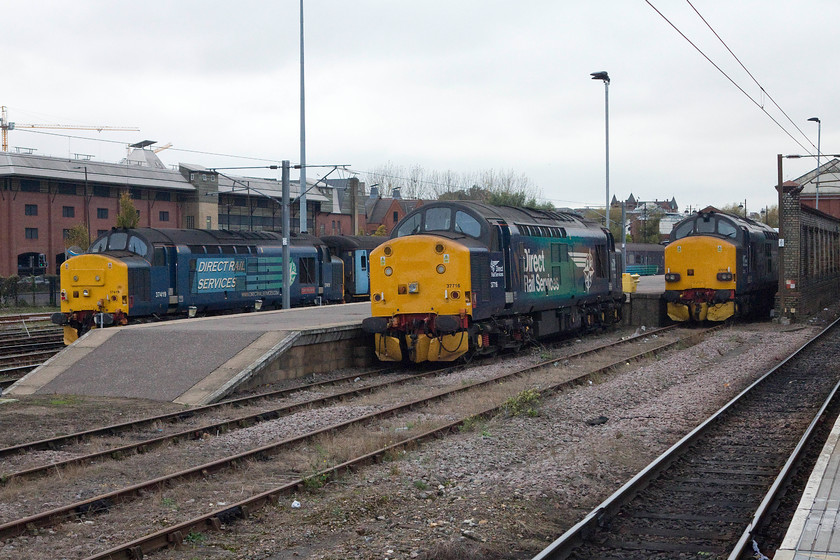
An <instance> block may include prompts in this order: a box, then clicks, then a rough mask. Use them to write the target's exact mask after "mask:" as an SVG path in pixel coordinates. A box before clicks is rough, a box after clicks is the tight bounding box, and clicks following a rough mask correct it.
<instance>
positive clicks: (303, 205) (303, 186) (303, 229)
mask: <svg viewBox="0 0 840 560" xmlns="http://www.w3.org/2000/svg"><path fill="white" fill-rule="evenodd" d="M304 99H305V96H304V80H303V0H300V232H301V233H306V231H307V224H306V105H305V102H304Z"/></svg>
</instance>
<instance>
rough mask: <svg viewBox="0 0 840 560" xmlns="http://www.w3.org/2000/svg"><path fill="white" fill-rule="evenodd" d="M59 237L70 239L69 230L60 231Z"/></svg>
mask: <svg viewBox="0 0 840 560" xmlns="http://www.w3.org/2000/svg"><path fill="white" fill-rule="evenodd" d="M61 236H62V238H64V239H67V238H68V237H70V230H69V229H63V230H61Z"/></svg>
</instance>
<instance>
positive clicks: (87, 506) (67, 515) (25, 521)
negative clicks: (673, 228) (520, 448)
mask: <svg viewBox="0 0 840 560" xmlns="http://www.w3.org/2000/svg"><path fill="white" fill-rule="evenodd" d="M716 328H717V327H716ZM709 330H711V329H709ZM709 330H704V331H701V332H700V333H699V334H698V333H692V334H691V335H689V336H688V337H686V338H685V339H678V340H676V341H672V342H669V343H666V344H663V345H661V346H660V347H658V348H654V349H648V350H645V351H644V352H640V353H637V354H635V355H633V356H630V357H624V358H622V359H621V360H618V361H617V362H615V363H612V364H610V365H608V366H604V367H602V368H599V369H597V370H595V371H590V372H587V373H584V374H581V375H580V376H577V377H575V378H574V379H571V380H567V381H563V382H561V383H558V384H555V385H553V386H551V387H548V388H546V389H544V391H548V390H552V389H556V388H559V387H561V386H562V387H566V386H572V385H574V384H576V383H579V382H582V381H584V380H586V379H588V378H590V377H591V376H592V375H596V374H597V373H603V372H606V371H609V370H611V369H613V368H615V367H619V366H621V365H623V364H624V363H626V362H627V361H629V360H634V359H638V358H641V357H644V356H647V355H650V354H651V353H652V352H656V351H664V350H666V349H669V348H672V347H674V346H676V345H678V344H681V343H683V342H685V341H686V340H687V339H694V338H696V337H698V336H702V335H703V334H705V333H706V332H709ZM646 336H647V335H646ZM621 342H623V341H619V343H621ZM598 350H603V347H600V348H599V349H598ZM592 351H593V352H594V351H597V350H592ZM558 359H559V358H558ZM558 359H554V360H548V361H545V362H541V363H539V364H536V365H533V366H529V367H526V368H523V369H520V370H517V371H514V372H508V373H503V374H499V375H496V376H493V377H491V378H488V379H485V380H481V381H476V382H474V383H471V384H467V385H460V386H458V387H456V388H450V389H445V390H442V391H438V392H436V393H432V394H431V395H427V396H425V397H422V398H419V399H414V400H412V401H409V402H406V403H402V404H399V405H395V406H392V407H389V408H386V409H383V410H380V411H378V412H372V413H369V414H365V415H362V416H357V417H356V418H353V419H350V420H346V421H344V422H339V423H337V424H332V425H329V426H326V427H324V428H321V429H318V430H313V431H311V432H309V433H306V434H302V435H300V436H295V437H292V438H287V439H285V440H281V441H279V442H275V443H271V444H267V445H263V446H260V447H257V448H254V449H250V450H248V451H243V452H241V453H237V454H234V455H231V456H228V457H225V458H222V459H218V460H215V461H210V462H208V463H204V464H202V465H198V466H195V467H191V468H188V469H184V470H182V471H179V472H176V473H172V474H170V475H165V476H160V477H157V478H154V479H151V480H147V481H144V482H141V483H138V484H134V485H131V486H128V487H125V488H122V489H120V490H115V491H113V492H109V493H106V494H102V495H99V496H95V497H92V498H88V499H86V500H82V501H79V502H76V503H73V504H69V505H66V506H61V507H58V508H54V509H52V510H49V511H46V512H42V513H39V514H35V515H31V516H28V517H26V518H22V519H18V520H13V521H10V522H7V523H4V524H2V525H0V538H9V537H15V536H17V535H20V534H22V533H24V532H25V531H27V530H29V529H30V528H40V527H48V526H52V525H54V524H56V523H59V522H62V521H64V520H66V519H71V518H74V517H75V516H77V515H80V514H85V513H96V512H97V511H101V510H107V509H108V508H110V507H111V506H112V505H114V504H116V503H122V502H128V501H130V500H131V499H133V498H134V497H135V496H137V495H139V494H141V493H143V492H145V491H147V490H150V489H153V488H155V487H159V486H160V485H163V484H165V483H168V482H171V481H175V480H186V479H191V478H196V477H199V476H206V475H207V474H208V473H213V472H217V471H220V470H222V469H226V468H229V467H230V466H232V465H236V464H238V463H240V462H241V461H243V460H249V459H255V458H261V457H265V456H269V455H272V454H274V453H276V452H277V451H279V450H281V449H282V448H284V447H289V446H291V445H295V444H298V443H302V442H305V441H308V440H311V439H313V438H315V437H317V436H319V435H322V434H328V433H334V432H337V431H339V430H343V429H346V428H349V427H351V426H355V425H361V424H364V423H366V422H368V421H370V420H374V419H383V418H388V417H391V416H394V415H396V414H398V413H400V412H404V411H409V410H412V409H413V408H415V407H417V406H419V405H423V404H428V403H431V402H434V401H438V400H441V399H443V398H446V397H449V396H452V395H455V394H459V393H463V392H467V391H473V390H475V389H477V388H479V387H484V386H489V385H492V384H495V383H498V382H499V381H501V380H504V379H510V378H513V377H515V376H519V375H522V374H524V373H528V372H533V371H536V370H538V369H544V368H548V367H554V365H555V364H556V363H557V361H558Z"/></svg>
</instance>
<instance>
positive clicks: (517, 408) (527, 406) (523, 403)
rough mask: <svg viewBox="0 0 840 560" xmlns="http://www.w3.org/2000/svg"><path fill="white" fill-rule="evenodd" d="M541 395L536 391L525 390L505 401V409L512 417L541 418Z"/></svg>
mask: <svg viewBox="0 0 840 560" xmlns="http://www.w3.org/2000/svg"><path fill="white" fill-rule="evenodd" d="M539 404H540V393H539V391H537V390H536V389H525V390H524V391H522V392H521V393H519V394H518V395H516V396H514V397H511V398H509V399H508V400H506V401H505V404H504V405H503V406H504V409H505V411H506V412H507V413H508V414H509V415H511V416H531V417H534V416H539V414H540V412H539Z"/></svg>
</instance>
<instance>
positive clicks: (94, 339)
mask: <svg viewBox="0 0 840 560" xmlns="http://www.w3.org/2000/svg"><path fill="white" fill-rule="evenodd" d="M116 333H117V330H116V329H94V330H91V331H89V332H88V333H86V334H85V335H84V336H83V337H81V338H79V339H78V340H76V341H75V342H73V344H71V345H70V346H68V347H66V348H64V349H63V350H62V351H61V352H59V353H58V354H56V355H55V356H53V357H51V358H50V359H48V360H47V361H46V362H44V363H43V364H41V365H40V366H38V367H37V368H35V369H33V370H32V371H30V372H29V373H27V374H26V375H24V376H23V377H21V378H20V379H18V380H17V381H15V382H14V383H13V384H12V385H10V386H9V387H8V388H7V389H6V390H5V391H3V395H32V394H34V393H35V392H36V391H37V390H38V389H40V388H41V387H43V386H44V385H46V384H47V383H49V382H50V381H52V380H53V379H55V378H56V377H58V376H59V375H60V374H61V373H63V372H64V371H65V370H66V369H67V368H68V367H69V366H71V365H73V364H75V363H76V362H78V361H79V360H81V359H82V358H84V357H85V356H87V355H88V354H90V353H91V352H93V351H94V350H95V349H96V348H97V347H99V346H100V345H101V344H102V343H103V342H105V341H106V340H108V339H109V338H111V337H112V336H114V335H115V334H116Z"/></svg>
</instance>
